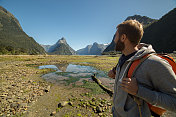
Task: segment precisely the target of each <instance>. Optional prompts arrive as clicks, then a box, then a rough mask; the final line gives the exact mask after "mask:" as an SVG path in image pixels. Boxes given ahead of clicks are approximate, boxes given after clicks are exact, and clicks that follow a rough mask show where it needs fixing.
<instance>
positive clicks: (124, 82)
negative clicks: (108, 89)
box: [108, 20, 176, 117]
mask: <svg viewBox="0 0 176 117" xmlns="http://www.w3.org/2000/svg"><path fill="white" fill-rule="evenodd" d="M142 36H143V27H142V25H141V24H140V23H139V22H138V21H136V20H127V21H124V22H123V23H121V24H119V25H118V26H117V31H116V33H115V39H114V42H115V44H116V47H115V50H116V51H121V52H122V55H121V57H120V58H119V61H118V64H117V66H116V67H115V68H113V69H112V70H110V71H109V73H108V76H109V77H111V78H115V84H114V95H113V107H112V112H113V117H151V114H152V115H153V116H154V117H160V115H158V114H156V113H155V112H153V111H152V110H150V109H149V105H155V106H157V107H160V108H162V109H166V110H169V111H173V112H176V75H175V73H174V71H173V70H172V67H171V65H170V64H169V63H168V62H167V61H166V60H164V59H162V58H160V57H158V56H157V55H155V50H154V49H153V48H152V45H149V44H144V43H143V44H142V43H140V40H141V38H142ZM168 41H169V40H168ZM145 56H147V57H145ZM143 58H145V59H144V60H143V61H142V62H141V64H140V65H139V66H138V68H137V69H136V71H135V72H134V73H133V77H127V74H128V70H129V67H130V65H131V63H132V62H133V61H135V60H140V59H143ZM164 111H165V110H164Z"/></svg>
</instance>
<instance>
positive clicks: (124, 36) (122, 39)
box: [121, 34, 127, 42]
mask: <svg viewBox="0 0 176 117" xmlns="http://www.w3.org/2000/svg"><path fill="white" fill-rule="evenodd" d="M126 38H127V36H126V34H122V36H121V41H122V42H124V41H125V40H126Z"/></svg>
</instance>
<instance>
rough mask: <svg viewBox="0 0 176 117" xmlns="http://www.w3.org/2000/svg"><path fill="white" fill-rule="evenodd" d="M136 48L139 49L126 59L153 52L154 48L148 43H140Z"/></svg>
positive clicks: (132, 59) (138, 57) (137, 57)
mask: <svg viewBox="0 0 176 117" xmlns="http://www.w3.org/2000/svg"><path fill="white" fill-rule="evenodd" d="M138 49H139V50H138V51H137V52H136V54H135V55H134V56H132V57H131V58H130V59H128V60H127V61H134V60H137V59H140V58H142V57H143V56H145V55H147V54H151V53H155V50H154V49H153V47H152V45H150V44H145V43H140V44H139V45H138Z"/></svg>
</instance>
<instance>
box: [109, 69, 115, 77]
mask: <svg viewBox="0 0 176 117" xmlns="http://www.w3.org/2000/svg"><path fill="white" fill-rule="evenodd" d="M108 76H109V77H110V78H113V79H115V74H114V72H113V70H110V71H109V72H108Z"/></svg>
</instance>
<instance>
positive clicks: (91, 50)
mask: <svg viewBox="0 0 176 117" xmlns="http://www.w3.org/2000/svg"><path fill="white" fill-rule="evenodd" d="M107 46H108V44H98V43H96V42H95V43H93V45H88V46H86V47H85V48H83V49H79V50H77V51H76V53H77V54H79V55H101V53H102V52H103V50H104V49H105V48H106V47H107Z"/></svg>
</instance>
